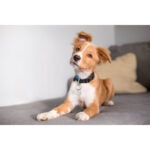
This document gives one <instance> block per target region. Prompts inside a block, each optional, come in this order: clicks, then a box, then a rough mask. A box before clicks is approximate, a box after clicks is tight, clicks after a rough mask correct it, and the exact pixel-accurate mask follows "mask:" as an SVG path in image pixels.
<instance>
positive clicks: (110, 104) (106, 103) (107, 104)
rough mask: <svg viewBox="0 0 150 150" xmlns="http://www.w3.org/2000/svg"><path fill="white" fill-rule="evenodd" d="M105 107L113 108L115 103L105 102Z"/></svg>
mask: <svg viewBox="0 0 150 150" xmlns="http://www.w3.org/2000/svg"><path fill="white" fill-rule="evenodd" d="M104 105H106V106H113V105H114V101H108V102H105V103H104Z"/></svg>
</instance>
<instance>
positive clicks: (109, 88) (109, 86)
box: [103, 79, 115, 106]
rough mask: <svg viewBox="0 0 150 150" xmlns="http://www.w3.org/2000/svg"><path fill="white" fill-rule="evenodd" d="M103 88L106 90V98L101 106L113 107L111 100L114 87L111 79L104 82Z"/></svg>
mask: <svg viewBox="0 0 150 150" xmlns="http://www.w3.org/2000/svg"><path fill="white" fill-rule="evenodd" d="M104 84H105V87H106V89H107V98H106V100H105V102H104V103H103V105H105V106H113V105H114V101H112V100H111V98H112V97H113V96H114V95H115V92H114V87H113V83H112V80H111V79H106V80H104Z"/></svg>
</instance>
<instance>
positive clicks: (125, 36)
mask: <svg viewBox="0 0 150 150" xmlns="http://www.w3.org/2000/svg"><path fill="white" fill-rule="evenodd" d="M114 29H115V31H114V32H115V43H116V44H117V45H121V44H126V43H135V42H142V41H150V26H144V25H139V26H135V25H132V26H131V25H130V26H125V25H123V26H115V28H114Z"/></svg>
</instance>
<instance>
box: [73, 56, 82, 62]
mask: <svg viewBox="0 0 150 150" xmlns="http://www.w3.org/2000/svg"><path fill="white" fill-rule="evenodd" d="M73 59H74V60H75V61H78V60H80V59H81V57H80V56H79V55H74V57H73Z"/></svg>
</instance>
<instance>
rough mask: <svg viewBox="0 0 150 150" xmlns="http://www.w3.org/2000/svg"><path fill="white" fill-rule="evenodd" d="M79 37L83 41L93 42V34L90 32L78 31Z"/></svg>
mask: <svg viewBox="0 0 150 150" xmlns="http://www.w3.org/2000/svg"><path fill="white" fill-rule="evenodd" d="M78 38H79V39H80V40H81V41H88V42H92V36H91V35H90V34H88V33H85V32H83V31H81V32H79V33H78Z"/></svg>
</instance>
